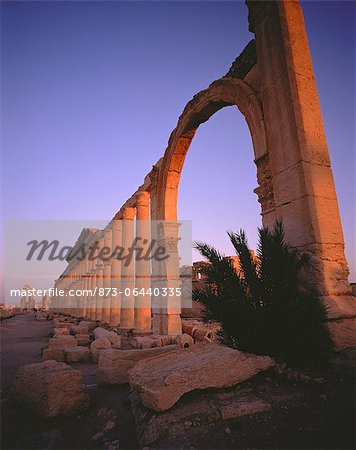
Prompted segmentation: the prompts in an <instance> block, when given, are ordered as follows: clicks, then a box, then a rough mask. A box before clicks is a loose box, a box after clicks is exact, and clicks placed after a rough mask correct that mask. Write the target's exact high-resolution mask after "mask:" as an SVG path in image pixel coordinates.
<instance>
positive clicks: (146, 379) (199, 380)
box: [129, 344, 274, 411]
mask: <svg viewBox="0 0 356 450" xmlns="http://www.w3.org/2000/svg"><path fill="white" fill-rule="evenodd" d="M163 348H165V347H163ZM273 365H274V361H273V360H272V359H271V358H270V357H269V356H257V355H252V354H247V353H242V352H239V351H237V350H233V349H231V348H228V347H222V346H219V345H214V344H212V345H209V346H203V347H197V346H194V347H193V348H189V349H185V350H182V349H178V350H173V351H171V352H168V353H166V354H163V355H159V356H156V357H155V358H149V359H146V360H143V361H140V362H138V363H137V364H136V366H135V367H134V368H133V369H132V370H131V371H130V372H129V383H130V386H131V389H133V390H136V391H137V392H138V393H139V394H140V396H141V400H142V403H143V405H144V406H146V407H147V408H151V409H153V410H155V411H166V410H167V409H169V408H171V407H172V406H173V405H174V404H175V403H176V402H177V401H178V400H179V399H180V397H181V396H182V395H183V394H185V393H187V392H190V391H193V390H195V389H206V388H222V387H229V386H233V385H235V384H238V383H241V382H242V381H245V380H247V379H249V378H251V377H253V376H254V375H256V374H257V373H259V372H261V371H264V370H267V369H269V368H270V367H273Z"/></svg>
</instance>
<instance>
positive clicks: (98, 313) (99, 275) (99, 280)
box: [95, 237, 104, 320]
mask: <svg viewBox="0 0 356 450" xmlns="http://www.w3.org/2000/svg"><path fill="white" fill-rule="evenodd" d="M103 247H104V238H103V237H100V239H99V250H98V254H99V253H100V251H101V250H102V248H103ZM96 286H97V290H96V308H95V318H96V320H102V316H103V301H104V295H103V287H104V264H103V261H102V260H101V258H97V259H96Z"/></svg>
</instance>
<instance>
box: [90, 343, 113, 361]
mask: <svg viewBox="0 0 356 450" xmlns="http://www.w3.org/2000/svg"><path fill="white" fill-rule="evenodd" d="M109 348H110V349H111V343H110V341H109V340H108V339H106V338H100V339H96V340H95V341H94V342H92V343H91V345H90V353H91V358H92V360H93V361H94V362H98V360H99V354H100V352H101V351H102V350H104V349H109Z"/></svg>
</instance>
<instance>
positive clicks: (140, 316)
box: [134, 192, 152, 335]
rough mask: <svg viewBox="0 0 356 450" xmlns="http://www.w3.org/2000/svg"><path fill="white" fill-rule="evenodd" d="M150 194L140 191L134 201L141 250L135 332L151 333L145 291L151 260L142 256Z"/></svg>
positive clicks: (145, 247) (147, 234)
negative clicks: (135, 201)
mask: <svg viewBox="0 0 356 450" xmlns="http://www.w3.org/2000/svg"><path fill="white" fill-rule="evenodd" d="M149 207H150V195H149V193H148V192H140V193H139V194H138V196H137V203H136V212H137V214H136V242H137V243H136V248H137V249H139V250H142V252H141V256H140V258H136V270H135V277H136V289H137V291H138V295H137V296H136V298H135V329H134V333H135V334H139V335H140V334H148V333H151V332H152V330H151V297H150V296H149V295H147V294H145V292H147V291H148V289H149V288H150V287H151V262H150V260H149V259H147V258H143V256H144V255H145V254H146V253H147V251H148V250H149V246H150V243H151V240H150V234H151V233H150V227H151V224H150V210H149Z"/></svg>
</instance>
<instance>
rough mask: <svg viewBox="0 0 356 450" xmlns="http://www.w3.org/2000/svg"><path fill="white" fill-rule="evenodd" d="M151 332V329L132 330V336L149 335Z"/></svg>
mask: <svg viewBox="0 0 356 450" xmlns="http://www.w3.org/2000/svg"><path fill="white" fill-rule="evenodd" d="M152 333H153V332H152V330H133V335H134V336H149V335H150V334H152Z"/></svg>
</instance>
